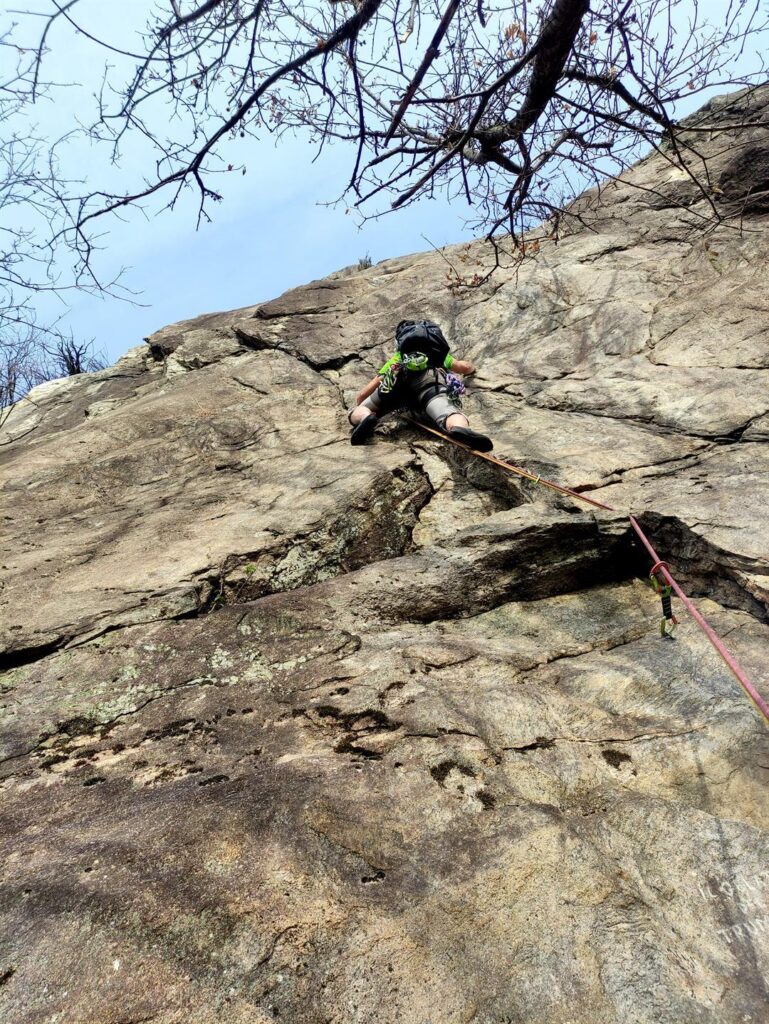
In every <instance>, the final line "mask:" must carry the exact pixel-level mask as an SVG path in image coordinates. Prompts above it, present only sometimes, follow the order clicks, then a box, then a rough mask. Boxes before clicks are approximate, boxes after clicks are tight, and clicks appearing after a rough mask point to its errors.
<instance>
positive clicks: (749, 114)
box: [0, 90, 769, 1024]
mask: <svg viewBox="0 0 769 1024" xmlns="http://www.w3.org/2000/svg"><path fill="white" fill-rule="evenodd" d="M767 112H769V90H763V91H759V92H758V93H757V94H754V95H752V96H751V97H749V98H745V97H738V98H736V99H735V98H731V99H730V100H728V101H726V100H723V99H722V100H718V101H713V103H712V104H711V105H710V106H709V107H708V108H705V109H704V110H703V111H702V112H700V113H699V114H698V115H696V117H695V118H692V119H691V120H690V122H689V124H690V125H691V130H692V132H693V133H696V135H697V138H698V140H699V147H700V150H701V151H702V152H703V153H704V155H705V157H706V158H707V160H708V168H709V173H710V180H711V182H713V183H717V184H715V185H714V188H713V190H712V192H711V193H710V194H709V195H703V194H702V192H701V191H698V189H697V188H695V186H694V185H693V184H692V181H691V180H690V179H689V178H688V177H687V176H676V175H672V174H671V173H670V168H669V165H668V164H667V163H666V161H665V159H664V154H662V155H655V156H653V157H651V158H649V159H647V160H645V161H643V162H642V163H641V164H639V165H638V166H637V167H636V168H634V169H633V171H631V172H630V174H629V175H628V176H627V180H623V181H620V182H618V183H616V184H615V185H613V186H610V187H608V188H607V189H605V190H604V192H603V195H602V196H601V197H600V199H601V201H600V202H599V201H598V198H599V197H597V196H595V195H586V196H585V197H583V199H582V200H580V203H579V206H578V208H577V209H576V210H575V212H576V213H579V215H580V218H579V219H578V220H575V221H574V224H573V226H572V227H571V228H570V229H569V230H568V231H567V232H566V233H565V234H564V235H563V236H562V237H561V238H560V239H559V241H558V243H557V244H556V243H555V242H552V243H543V244H542V245H541V247H540V251H539V252H538V253H537V255H536V257H535V258H533V259H531V260H528V261H526V262H524V263H523V264H522V265H521V266H520V267H517V268H511V269H508V270H500V271H498V272H496V273H495V274H494V275H493V276H492V277H491V278H490V280H489V281H488V282H487V283H486V284H484V285H482V286H481V287H480V288H478V289H474V290H469V291H468V290H456V289H452V288H450V287H448V285H449V283H450V282H449V281H448V280H447V277H446V273H447V261H448V262H450V263H451V264H452V265H453V266H454V267H455V268H456V269H457V270H458V271H459V272H464V270H465V269H468V270H470V271H472V269H473V268H475V267H476V266H477V265H479V264H477V263H476V261H480V265H483V262H484V260H485V259H487V258H488V254H487V250H486V247H485V246H484V245H483V244H482V243H474V244H473V245H471V246H457V247H454V248H452V249H447V250H445V251H444V252H443V253H442V254H437V253H430V254H423V255H417V256H411V257H406V258H402V259H396V260H391V261H387V262H385V263H382V264H379V265H378V266H375V267H372V268H370V269H367V270H362V271H359V270H354V269H348V270H345V271H341V272H339V273H337V274H333V275H331V277H329V278H327V279H325V280H323V281H318V282H314V283H312V284H310V285H308V286H306V287H303V288H298V289H295V290H293V291H290V292H288V293H286V294H285V295H283V296H281V297H280V298H278V299H276V300H274V301H272V302H268V303H264V304H262V305H259V306H253V307H248V308H246V309H242V310H236V311H234V312H231V313H221V314H210V315H206V316H202V317H198V318H197V319H194V320H190V321H185V322H183V323H180V324H175V325H172V326H171V327H167V328H164V329H163V330H161V331H158V332H157V333H156V334H154V335H153V336H152V337H151V338H149V339H148V344H145V345H142V346H139V347H137V348H135V349H133V350H131V352H129V353H128V354H127V355H126V356H124V357H123V358H122V359H121V360H119V361H118V363H117V364H116V365H115V366H114V367H111V368H109V369H108V370H104V371H101V372H99V373H96V374H90V375H85V376H82V377H77V378H71V379H69V380H66V381H55V382H51V383H49V384H46V385H43V386H42V387H41V388H38V389H36V391H35V392H33V393H32V394H31V396H30V398H29V400H28V401H25V402H22V403H20V404H19V405H18V406H17V407H16V409H15V410H14V411H13V413H12V415H11V416H10V417H9V418H8V420H7V421H6V423H5V424H4V437H3V438H2V439H1V440H2V446H1V447H0V455H1V457H2V460H3V472H4V479H5V489H4V506H3V524H4V536H5V544H4V555H3V564H2V570H0V571H1V572H2V591H1V592H0V602H2V632H3V647H4V649H5V654H4V656H3V657H4V668H5V672H4V674H3V676H2V681H1V682H0V711H1V712H2V717H0V758H1V759H2V760H1V761H0V780H1V782H0V813H1V814H2V830H1V831H0V844H2V864H3V867H2V886H1V887H0V921H1V922H2V924H1V928H2V936H3V943H2V945H1V946H0V1008H1V1009H2V1019H3V1020H8V1021H12V1022H14V1024H17V1022H18V1024H38V1022H41V1024H42V1022H43V1021H46V1022H48V1021H50V1022H54V1021H55V1022H56V1024H118V1022H124V1024H127V1022H137V1024H138V1022H139V1021H146V1022H150V1021H151V1022H153V1024H177V1022H179V1024H181V1022H184V1024H209V1022H211V1024H212V1022H214V1021H223V1022H226V1024H246V1022H248V1024H259V1022H268V1021H275V1020H283V1021H292V1022H302V1024H305V1022H306V1024H350V1022H358V1024H390V1022H392V1024H395V1022H399V1024H400V1022H403V1024H461V1022H462V1024H463V1022H476V1024H503V1022H505V1024H513V1022H515V1024H630V1022H633V1024H636V1022H637V1024H690V1022H691V1024H694V1022H698V1024H703V1022H704V1024H738V1022H740V1024H742V1022H752V1024H760V1022H763V1021H765V1020H767V1006H768V1005H769V980H768V979H769V897H768V896H767V893H768V892H769V884H768V883H769V867H767V865H768V864H769V796H767V785H768V783H769V731H768V730H767V728H766V726H765V724H764V723H763V722H762V720H761V718H760V716H759V715H758V714H757V713H756V711H755V709H754V708H753V707H752V706H751V705H750V704H749V703H748V701H747V700H746V699H745V697H744V695H743V693H742V691H741V690H740V688H739V686H738V685H737V683H736V682H735V680H734V679H733V677H732V676H731V674H730V673H729V671H728V670H727V669H726V667H725V666H724V665H723V664H722V662H721V661H720V660H719V659H718V657H717V655H716V654H715V652H714V651H713V649H712V647H711V646H710V644H709V643H708V641H707V639H706V638H705V637H704V636H703V635H702V634H701V633H700V632H699V631H698V629H697V628H696V626H695V625H694V623H693V622H692V621H691V620H689V619H687V618H686V616H685V613H684V612H683V610H682V609H681V610H680V615H679V617H680V618H681V620H682V622H681V626H679V632H678V635H677V638H676V640H675V641H665V640H662V639H661V638H660V636H659V632H658V617H659V601H658V599H657V598H656V597H655V595H654V594H653V592H652V591H651V589H650V588H649V587H648V586H647V585H646V584H645V583H644V582H643V579H644V577H645V575H646V573H647V572H648V569H649V565H650V563H649V560H648V558H647V557H646V554H645V552H643V551H642V550H640V549H639V547H638V545H637V543H636V542H635V541H634V536H633V533H632V530H631V529H630V526H629V523H628V519H627V516H626V514H625V513H626V512H627V511H628V510H630V511H633V512H634V513H635V514H636V515H637V516H638V518H639V519H640V521H641V522H642V523H643V525H644V527H645V528H646V529H647V531H648V532H649V534H650V535H651V536H652V538H653V540H654V543H655V545H656V547H657V549H658V550H659V551H660V553H661V555H662V557H665V558H667V559H668V561H669V562H670V564H671V566H672V568H673V570H674V573H675V574H676V576H677V577H678V578H679V580H680V582H681V583H682V585H683V586H684V588H685V589H686V590H687V591H688V592H689V593H690V594H691V595H692V596H693V597H694V598H695V601H696V603H697V605H698V607H699V608H700V610H701V611H702V612H703V613H704V614H705V615H706V617H707V618H708V619H709V621H711V623H712V624H713V626H714V627H715V628H716V630H717V632H718V633H719V634H720V635H721V636H723V637H725V638H726V643H727V645H728V646H729V648H730V649H731V650H732V651H733V653H734V654H735V656H736V657H737V659H738V660H739V661H740V663H741V664H742V665H743V667H744V668H745V670H746V672H747V673H748V675H749V676H750V677H751V678H752V679H753V680H754V681H755V683H756V685H757V686H758V687H759V689H761V691H762V692H763V693H764V695H765V696H769V663H768V662H767V651H769V528H768V527H767V525H766V503H767V493H769V492H768V490H767V485H768V484H769V305H768V303H767V293H766V263H767V256H769V219H767V218H768V217H769V207H767V203H766V190H767V182H766V180H765V176H764V177H762V174H764V175H765V171H762V168H765V167H766V166H767V161H769V130H767V128H766V127H765V124H766V122H767V120H769V119H768V118H767V117H766V114H767ZM738 121H739V123H740V124H742V125H747V127H741V128H737V127H735V125H736V124H737V122H738ZM634 185H635V186H638V185H641V186H642V189H638V188H633V186H634ZM710 203H714V204H715V205H716V206H717V207H718V209H719V210H721V211H722V212H723V213H724V214H728V218H727V219H726V220H725V221H724V222H723V223H722V224H721V225H720V226H719V227H717V228H715V229H710V228H709V229H708V230H707V231H705V230H703V217H704V215H705V213H706V208H707V207H708V205H709V204H710ZM409 315H414V316H421V315H427V316H430V317H432V318H434V319H436V320H438V321H440V322H441V323H442V324H443V325H444V327H445V329H446V332H447V335H448V336H449V338H450V341H451V343H452V348H453V349H454V351H455V352H457V354H458V355H461V356H465V357H468V358H470V359H472V360H473V361H474V362H475V363H476V364H477V365H478V367H479V373H478V375H477V377H476V378H474V379H473V380H472V385H471V387H470V389H469V396H468V398H467V400H466V406H465V407H466V411H467V412H468V414H469V416H470V417H471V420H472V422H473V425H476V426H478V427H479V428H480V429H484V430H487V431H488V432H489V433H491V434H492V435H493V437H494V440H495V448H496V451H497V452H498V453H501V454H503V455H504V456H505V457H507V458H509V459H510V460H511V461H513V462H514V463H516V464H518V465H521V466H523V467H524V468H526V469H527V470H529V471H531V472H534V473H536V474H541V475H542V476H546V477H550V478H553V479H556V480H557V481H558V482H560V483H561V484H564V485H566V486H568V487H570V488H574V489H576V490H578V491H584V492H586V493H587V494H588V496H590V497H594V498H597V499H598V500H600V501H604V502H606V503H608V504H610V505H612V506H614V507H616V508H617V509H619V510H620V511H619V512H617V513H609V512H603V511H600V510H597V509H595V508H591V507H590V506H587V505H577V504H576V503H575V502H572V501H571V500H570V499H567V498H564V497H560V496H556V495H553V493H552V492H549V491H546V490H543V489H542V488H540V487H537V486H536V485H535V484H533V483H530V482H528V481H526V480H523V479H521V478H519V477H515V476H511V475H508V474H506V473H504V472H503V471H502V470H500V469H498V468H496V467H494V466H492V465H489V464H487V463H484V462H482V461H480V460H478V459H476V458H474V457H472V456H471V455H469V454H468V453H466V452H464V451H462V450H460V449H457V448H453V447H451V446H449V445H448V444H445V443H442V442H440V441H438V440H436V439H434V438H431V437H429V436H428V435H426V434H424V433H422V432H421V431H420V430H419V429H418V427H416V426H414V425H412V424H409V423H406V422H403V421H398V420H394V421H392V422H391V423H390V424H388V425H383V426H382V427H381V428H380V430H379V432H378V434H377V436H376V440H375V442H374V443H373V444H371V445H368V446H366V447H363V448H360V447H359V448H353V447H351V446H350V444H349V440H348V431H349V428H348V425H347V420H346V413H347V409H348V408H349V406H350V405H351V404H352V402H353V399H354V395H355V393H356V392H357V390H358V389H359V388H360V386H361V385H362V384H363V383H364V382H365V381H366V380H367V379H369V378H370V377H371V376H372V374H373V373H374V372H375V370H376V368H377V367H378V366H379V365H381V363H382V361H383V360H384V358H385V357H386V355H387V354H388V353H389V350H390V338H391V335H392V329H393V327H394V324H395V323H396V322H397V321H398V320H399V319H401V318H402V317H406V316H409ZM676 610H677V611H678V609H676Z"/></svg>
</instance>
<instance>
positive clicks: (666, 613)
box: [649, 562, 678, 640]
mask: <svg viewBox="0 0 769 1024" xmlns="http://www.w3.org/2000/svg"><path fill="white" fill-rule="evenodd" d="M663 566H664V567H665V568H666V569H667V568H668V564H667V562H657V563H656V565H653V566H652V568H651V572H650V573H649V579H650V580H651V584H652V586H653V587H654V589H655V591H656V592H657V593H658V594H659V596H660V598H661V600H662V618H661V619H660V636H661V637H662V638H663V640H673V639H674V637H673V632H674V631H675V628H676V626H677V625H678V619H677V618H676V617H675V615H674V614H673V604H672V601H671V594H672V593H673V588H672V587H671V586H670V584H669V583H665V582H664V580H660V578H659V576H658V573H659V572H660V570H661V569H662V567H663Z"/></svg>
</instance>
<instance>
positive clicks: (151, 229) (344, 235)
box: [20, 0, 472, 362]
mask: <svg viewBox="0 0 769 1024" xmlns="http://www.w3.org/2000/svg"><path fill="white" fill-rule="evenodd" d="M151 6H152V5H151V3H149V2H147V0H132V2H131V4H130V5H127V4H119V5H118V4H114V5H113V4H105V3H103V2H102V0H80V3H79V4H78V5H77V8H76V9H75V11H74V12H73V13H77V15H78V20H79V21H80V23H81V24H83V25H87V26H88V28H89V30H91V31H93V32H94V33H95V34H97V35H99V36H100V37H101V38H103V39H105V40H107V41H110V42H113V43H115V44H117V45H119V46H123V47H127V48H128V47H131V45H132V34H133V32H134V31H135V30H136V29H138V28H141V27H142V26H143V23H144V20H145V18H146V14H147V12H148V10H149V9H150V8H151ZM28 9H29V10H32V11H39V12H49V11H50V9H51V3H50V0H30V2H29V4H28ZM39 24H41V20H40V21H31V22H29V23H25V24H23V25H21V26H20V27H21V28H22V29H23V30H25V33H26V34H25V39H26V41H28V42H29V43H32V42H33V41H34V40H35V35H34V34H32V33H31V30H32V29H37V28H39ZM28 25H29V28H28V27H27V26H28ZM49 46H50V55H49V57H48V58H47V59H46V64H45V73H46V77H47V78H48V79H49V80H56V81H59V82H68V83H71V82H73V81H74V80H77V82H78V85H77V86H73V87H71V88H67V89H66V90H60V91H57V93H56V94H55V95H56V99H55V102H54V103H51V102H50V101H45V100H44V101H43V102H41V103H40V104H39V105H38V107H37V109H36V110H35V113H34V121H35V123H36V124H37V125H38V126H39V130H40V133H41V134H43V135H47V136H48V137H51V138H53V137H55V136H56V134H58V133H59V132H60V131H61V130H62V125H63V124H66V123H67V122H66V119H67V118H68V117H72V116H78V115H80V116H84V115H83V112H84V111H88V113H89V114H90V113H91V112H92V111H93V101H92V99H91V96H92V94H93V92H94V90H95V88H96V86H97V83H98V81H99V78H100V73H101V70H102V66H103V59H101V60H99V61H95V59H94V58H95V53H96V51H95V49H94V47H93V45H92V44H90V43H88V42H87V40H84V39H82V38H78V37H77V36H76V35H75V34H74V33H73V31H72V30H71V29H70V28H69V27H68V26H67V25H66V24H65V23H64V22H63V21H61V20H59V22H58V23H57V24H56V25H55V26H54V29H53V30H52V32H51V33H50V36H49ZM113 60H114V61H115V63H117V62H118V61H119V58H112V57H110V61H113ZM130 66H131V65H129V67H130ZM315 153H316V151H315V149H314V148H313V147H311V146H310V145H309V144H308V143H307V142H304V141H302V140H299V139H294V138H290V137H286V138H285V139H284V140H283V141H282V142H280V143H279V144H278V145H277V146H276V145H275V144H274V143H273V142H272V140H271V139H270V138H267V139H266V140H265V141H264V142H263V143H262V144H261V146H257V145H256V144H254V143H253V142H251V141H250V140H249V142H248V146H247V147H246V146H245V145H243V147H242V151H241V152H238V153H237V161H238V162H240V161H242V162H244V163H245V164H246V165H247V173H246V175H245V176H241V175H239V174H233V175H227V176H226V178H225V179H218V180H217V181H216V187H220V185H221V188H222V191H223V193H224V201H223V202H222V203H219V204H217V205H216V206H215V207H214V208H213V209H212V211H211V213H212V222H211V223H202V224H201V226H200V227H199V228H196V214H195V211H196V207H195V204H194V203H193V202H192V200H191V197H190V200H189V201H187V204H186V207H185V201H184V200H183V201H182V202H181V203H180V205H179V207H177V209H176V210H175V211H162V210H161V211H160V212H159V213H155V214H152V215H150V216H148V217H145V216H144V215H143V214H142V213H141V212H139V211H137V210H132V211H128V213H127V214H126V216H125V218H124V220H123V221H122V222H121V221H118V220H116V219H114V218H109V222H107V220H106V219H105V220H104V222H100V223H99V225H98V227H99V231H100V232H107V233H106V234H105V235H104V237H103V238H102V240H101V243H100V244H101V246H102V248H103V251H102V253H101V254H100V255H99V257H98V262H97V266H98V267H99V269H100V271H101V277H102V279H103V280H107V279H110V278H111V277H112V276H114V275H115V274H116V273H117V272H118V271H119V270H120V268H121V267H125V268H126V270H125V273H124V275H123V277H122V281H123V283H124V284H125V285H126V286H127V287H129V288H130V289H131V291H132V292H135V293H138V294H136V295H135V297H134V301H135V302H136V303H140V305H132V304H129V303H127V302H125V301H121V300H119V299H116V298H110V297H109V296H105V297H100V296H98V295H90V294H87V293H75V292H68V293H67V294H66V306H65V305H64V304H63V303H62V301H61V300H59V299H51V300H50V301H49V302H47V303H45V304H44V305H43V304H42V303H41V304H40V308H41V311H42V315H43V317H45V318H47V319H52V318H53V317H56V316H60V315H62V314H64V316H63V319H62V326H64V327H65V328H71V329H72V331H73V332H74V334H75V336H76V337H78V338H80V339H91V338H93V339H94V342H95V347H96V348H97V349H100V350H103V351H104V352H105V353H106V355H107V357H108V359H109V361H110V362H112V361H114V360H115V359H116V358H117V357H118V356H119V355H120V354H121V353H123V352H125V351H126V350H127V349H128V348H130V347H132V346H133V345H137V344H139V343H140V342H141V340H142V338H143V337H144V336H146V335H147V334H149V333H150V332H152V331H154V330H157V329H158V328H160V327H162V326H164V325H165V324H168V323H172V322H173V321H176V320H182V319H186V318H188V317H193V316H196V315H197V314H199V313H205V312H211V311H214V310H226V309H232V308H235V307H238V306H246V305H250V304H252V303H256V302H260V301H263V300H266V299H269V298H272V297H274V296H276V295H279V294H280V293H281V292H283V291H285V290H286V289H288V288H291V287H293V286H295V285H300V284H304V283H306V282H308V281H311V280H313V279H314V278H319V277H325V276H326V275H327V274H330V273H332V272H333V271H334V270H338V269H339V268H341V267H344V266H347V265H349V264H351V263H357V261H358V260H359V259H360V258H362V257H363V256H365V255H367V254H368V255H369V256H370V258H371V259H372V260H373V261H374V262H375V263H376V262H378V261H380V260H383V259H387V258H390V257H393V256H399V255H404V254H407V253H411V252H417V251H420V250H424V249H429V248H430V244H429V243H428V242H427V241H426V240H425V238H424V237H422V236H423V235H424V236H426V237H427V238H428V239H429V240H430V243H432V244H434V245H436V246H439V247H440V246H442V245H446V244H450V243H454V242H459V241H462V240H463V239H465V238H470V237H472V232H471V231H470V230H469V229H468V228H466V226H465V220H466V219H467V218H468V216H469V215H470V214H471V211H470V210H469V207H467V206H466V205H464V204H460V205H458V204H454V205H451V204H449V203H448V201H446V200H444V199H435V200H428V199H426V200H423V201H421V202H420V203H417V204H414V205H413V206H412V207H410V209H409V210H408V211H406V212H405V214H404V213H401V214H393V215H389V216H383V217H381V218H379V219H378V220H372V221H368V222H366V223H362V224H361V223H360V220H359V218H357V217H356V215H355V214H346V213H345V204H344V203H342V204H340V205H336V206H328V205H323V204H328V203H330V202H332V201H333V200H335V199H336V198H337V197H338V195H339V193H340V192H341V191H342V189H343V187H344V183H345V182H346V180H348V178H349V175H350V172H351V169H352V161H353V160H354V156H355V154H354V150H353V149H352V148H351V147H347V146H339V145H338V146H336V147H328V148H327V149H326V150H325V151H324V153H323V154H322V155H321V157H320V158H319V159H318V160H317V161H316V162H315V163H313V162H312V159H313V157H314V156H315ZM95 159H96V154H95V153H94V151H93V149H92V147H90V146H89V145H88V144H87V143H85V142H83V141H75V142H73V143H72V144H71V145H70V146H69V147H66V148H65V151H64V166H65V168H66V170H67V171H68V173H69V174H70V175H71V176H72V177H85V178H88V177H89V176H90V177H91V179H92V180H93V181H95V180H97V175H95V174H94V173H93V168H94V166H98V164H96V165H95V162H94V161H95ZM140 160H141V157H140V156H139V155H138V152H133V151H132V150H131V149H128V150H127V151H126V152H125V154H124V161H123V164H124V167H125V168H126V170H127V171H128V172H130V171H131V170H133V171H134V172H138V173H137V175H136V176H137V177H139V176H140V173H141V170H142V167H141V163H140ZM125 180H126V181H128V180H129V179H128V176H127V175H126V176H125ZM135 183H136V179H134V181H133V184H134V185H135Z"/></svg>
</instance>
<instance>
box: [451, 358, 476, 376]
mask: <svg viewBox="0 0 769 1024" xmlns="http://www.w3.org/2000/svg"><path fill="white" fill-rule="evenodd" d="M451 372H452V373H461V374H462V376H463V377H469V376H470V375H471V374H473V373H475V367H474V366H473V364H472V363H471V362H468V360H466V359H452V361H451Z"/></svg>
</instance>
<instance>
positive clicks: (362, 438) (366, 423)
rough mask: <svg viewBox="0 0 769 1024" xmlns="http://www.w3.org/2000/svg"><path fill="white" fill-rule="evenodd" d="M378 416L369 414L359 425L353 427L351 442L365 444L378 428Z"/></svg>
mask: <svg viewBox="0 0 769 1024" xmlns="http://www.w3.org/2000/svg"><path fill="white" fill-rule="evenodd" d="M376 425H377V417H376V416H367V417H366V418H365V420H361V421H360V423H359V424H358V425H357V427H354V428H353V432H352V433H351V434H350V444H365V443H366V441H368V439H369V438H370V437H371V435H372V434H373V433H374V430H375V429H376Z"/></svg>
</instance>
